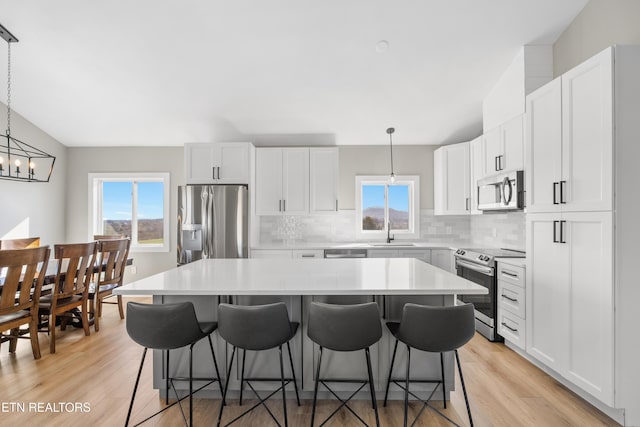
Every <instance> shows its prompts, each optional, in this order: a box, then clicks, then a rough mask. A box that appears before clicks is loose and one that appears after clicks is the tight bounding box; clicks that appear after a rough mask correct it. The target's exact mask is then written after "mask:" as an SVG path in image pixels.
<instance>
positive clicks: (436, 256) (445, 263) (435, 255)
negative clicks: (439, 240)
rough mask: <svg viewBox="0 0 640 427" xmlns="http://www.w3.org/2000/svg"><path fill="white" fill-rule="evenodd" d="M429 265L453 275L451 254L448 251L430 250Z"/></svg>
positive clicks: (453, 268)
mask: <svg viewBox="0 0 640 427" xmlns="http://www.w3.org/2000/svg"><path fill="white" fill-rule="evenodd" d="M431 265H433V266H435V267H438V268H441V269H443V270H445V271H448V272H449V273H453V272H454V271H455V267H454V264H453V252H452V251H451V250H450V249H431Z"/></svg>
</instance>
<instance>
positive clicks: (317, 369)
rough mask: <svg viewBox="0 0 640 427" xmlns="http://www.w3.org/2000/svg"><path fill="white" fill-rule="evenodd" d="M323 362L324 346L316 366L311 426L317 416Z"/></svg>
mask: <svg viewBox="0 0 640 427" xmlns="http://www.w3.org/2000/svg"><path fill="white" fill-rule="evenodd" d="M321 364H322V347H320V357H318V367H317V368H316V382H315V385H314V387H313V408H312V409H311V427H313V422H314V420H315V418H316V403H317V401H318V385H319V384H320V365H321Z"/></svg>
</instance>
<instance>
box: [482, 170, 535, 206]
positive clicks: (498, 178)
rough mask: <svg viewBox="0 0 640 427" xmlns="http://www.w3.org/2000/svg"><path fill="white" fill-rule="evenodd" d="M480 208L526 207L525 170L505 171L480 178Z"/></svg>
mask: <svg viewBox="0 0 640 427" xmlns="http://www.w3.org/2000/svg"><path fill="white" fill-rule="evenodd" d="M477 191H478V209H479V210H481V211H503V210H504V211H513V210H521V209H524V171H511V172H504V173H501V174H498V175H492V176H489V177H487V178H483V179H480V180H478V183H477Z"/></svg>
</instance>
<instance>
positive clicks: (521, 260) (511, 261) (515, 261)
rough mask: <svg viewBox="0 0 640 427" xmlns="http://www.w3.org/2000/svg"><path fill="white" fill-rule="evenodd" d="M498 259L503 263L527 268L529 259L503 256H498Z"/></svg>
mask: <svg viewBox="0 0 640 427" xmlns="http://www.w3.org/2000/svg"><path fill="white" fill-rule="evenodd" d="M496 261H497V262H499V263H502V264H509V265H515V266H516V267H522V268H526V266H527V259H526V258H503V257H497V258H496Z"/></svg>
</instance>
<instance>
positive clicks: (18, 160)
mask: <svg viewBox="0 0 640 427" xmlns="http://www.w3.org/2000/svg"><path fill="white" fill-rule="evenodd" d="M16 167H17V168H19V167H20V159H16Z"/></svg>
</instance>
